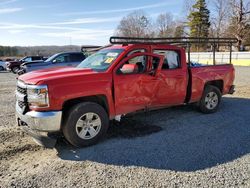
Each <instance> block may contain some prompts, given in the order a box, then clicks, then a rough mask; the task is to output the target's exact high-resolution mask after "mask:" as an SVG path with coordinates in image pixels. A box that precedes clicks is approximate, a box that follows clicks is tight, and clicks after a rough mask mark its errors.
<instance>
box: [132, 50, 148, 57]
mask: <svg viewBox="0 0 250 188" xmlns="http://www.w3.org/2000/svg"><path fill="white" fill-rule="evenodd" d="M144 52H146V50H145V49H136V50H132V51H131V52H129V53H128V54H127V57H128V56H130V55H132V54H134V53H144Z"/></svg>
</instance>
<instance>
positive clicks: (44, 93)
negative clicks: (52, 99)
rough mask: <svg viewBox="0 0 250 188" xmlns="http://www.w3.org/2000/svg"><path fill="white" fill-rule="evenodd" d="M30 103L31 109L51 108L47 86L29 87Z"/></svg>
mask: <svg viewBox="0 0 250 188" xmlns="http://www.w3.org/2000/svg"><path fill="white" fill-rule="evenodd" d="M27 94H28V102H29V106H30V107H31V108H47V107H49V96H48V87H47V85H38V86H36V85H28V86H27Z"/></svg>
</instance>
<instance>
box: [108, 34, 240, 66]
mask: <svg viewBox="0 0 250 188" xmlns="http://www.w3.org/2000/svg"><path fill="white" fill-rule="evenodd" d="M109 42H110V44H122V45H128V44H149V45H150V44H152V45H153V44H169V45H176V46H181V47H186V48H187V53H188V63H189V64H190V63H191V62H190V47H191V46H192V44H210V45H211V46H212V48H213V64H214V65H215V53H216V46H217V45H218V44H219V45H220V46H229V50H230V56H229V61H230V64H231V63H232V46H233V44H234V43H237V42H238V40H237V39H236V38H196V37H180V38H178V37H172V38H137V37H116V36H112V37H110V39H109Z"/></svg>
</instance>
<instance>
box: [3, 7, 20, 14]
mask: <svg viewBox="0 0 250 188" xmlns="http://www.w3.org/2000/svg"><path fill="white" fill-rule="evenodd" d="M22 10H23V9H22V8H2V9H0V14H8V13H14V12H19V11H22Z"/></svg>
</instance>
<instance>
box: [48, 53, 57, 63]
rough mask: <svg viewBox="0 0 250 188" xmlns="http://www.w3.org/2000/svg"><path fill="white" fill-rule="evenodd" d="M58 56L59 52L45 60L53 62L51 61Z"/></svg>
mask: <svg viewBox="0 0 250 188" xmlns="http://www.w3.org/2000/svg"><path fill="white" fill-rule="evenodd" d="M56 56H58V54H55V55H52V56H50V57H49V58H48V59H47V60H45V62H51V61H53V59H55V57H56Z"/></svg>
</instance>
